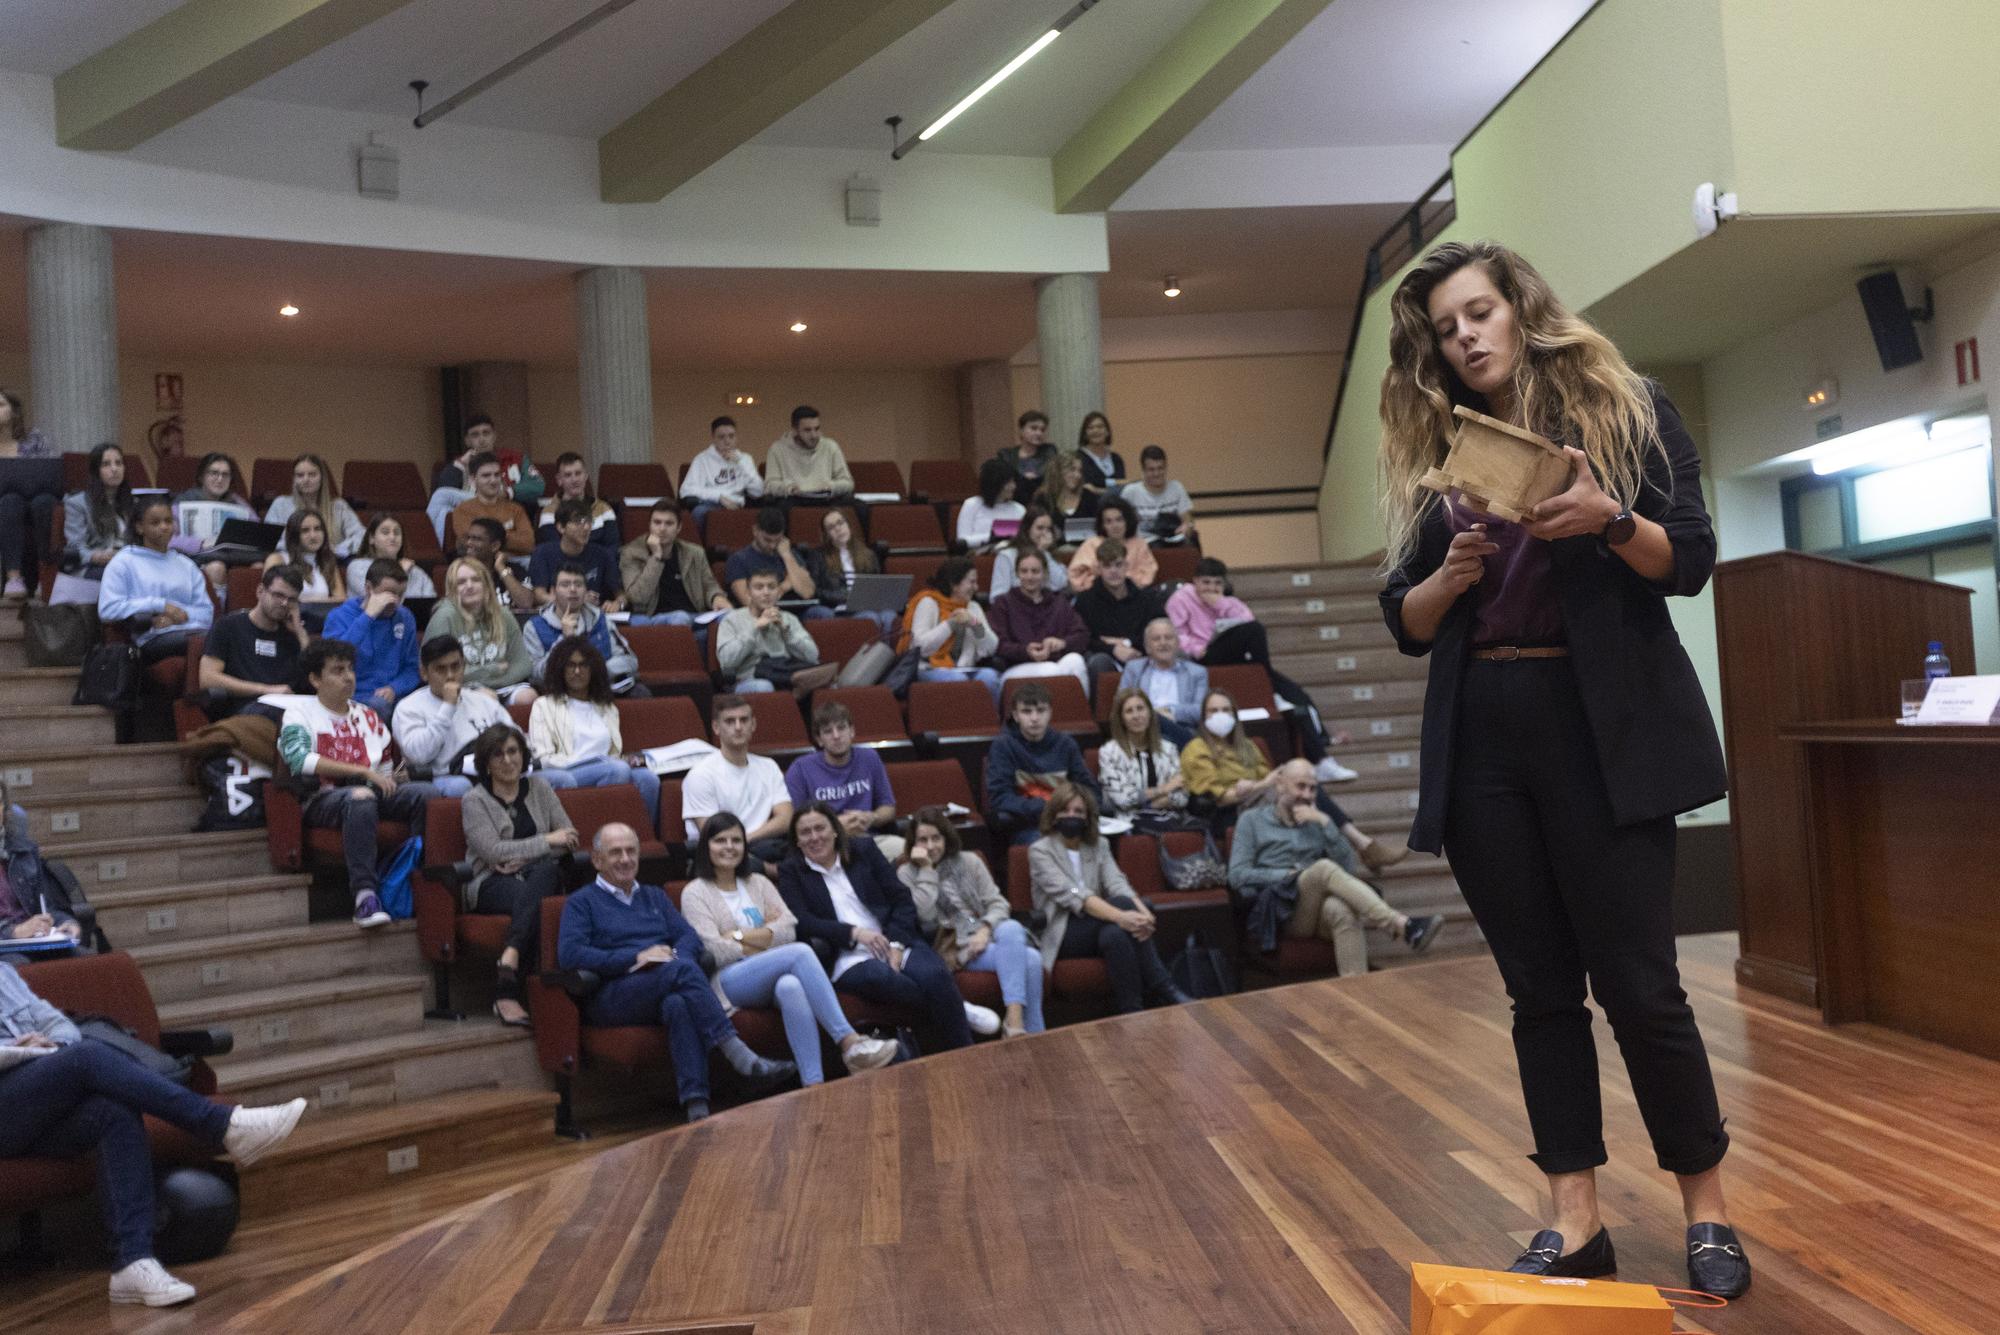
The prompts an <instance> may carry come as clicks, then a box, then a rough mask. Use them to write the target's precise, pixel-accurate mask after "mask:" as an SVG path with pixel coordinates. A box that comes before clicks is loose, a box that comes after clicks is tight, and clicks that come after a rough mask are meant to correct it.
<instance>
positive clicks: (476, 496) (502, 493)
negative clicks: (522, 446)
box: [451, 454, 535, 556]
mask: <svg viewBox="0 0 2000 1335" xmlns="http://www.w3.org/2000/svg"><path fill="white" fill-rule="evenodd" d="M469 466H470V468H471V469H472V495H471V496H469V497H467V498H466V499H465V500H462V501H460V502H459V503H458V504H457V505H455V506H453V507H452V510H451V524H452V527H453V528H454V529H456V530H457V531H458V532H460V533H463V532H465V530H466V526H467V525H469V524H470V523H472V521H473V520H475V519H491V520H492V521H493V522H494V523H496V524H498V525H500V531H501V533H502V534H503V535H504V536H503V537H502V538H501V545H502V546H503V547H504V548H505V549H506V551H507V554H508V555H509V556H526V555H527V554H528V553H529V552H531V551H533V550H534V548H535V526H534V524H533V523H532V522H531V521H530V520H529V519H528V512H527V511H526V510H523V509H522V508H521V504H520V502H519V501H516V500H515V499H514V497H513V495H512V494H511V493H510V492H509V490H508V487H507V472H506V469H505V468H504V467H503V466H502V465H501V463H500V459H499V457H498V456H497V455H493V454H475V455H473V456H472V459H471V462H470V465H469Z"/></svg>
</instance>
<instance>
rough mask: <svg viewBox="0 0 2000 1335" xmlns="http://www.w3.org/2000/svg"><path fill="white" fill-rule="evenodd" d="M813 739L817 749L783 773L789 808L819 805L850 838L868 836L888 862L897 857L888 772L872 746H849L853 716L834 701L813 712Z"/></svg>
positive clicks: (893, 799) (899, 853)
mask: <svg viewBox="0 0 2000 1335" xmlns="http://www.w3.org/2000/svg"><path fill="white" fill-rule="evenodd" d="M812 726H813V740H814V741H815V742H818V743H819V750H817V751H814V752H812V753H811V754H809V755H803V756H800V757H799V758H798V759H796V760H794V761H793V762H792V763H791V766H790V768H788V769H787V770H786V771H785V791H786V792H787V793H788V794H790V795H791V799H792V809H793V810H795V811H796V810H800V809H802V808H804V807H805V806H806V805H808V804H809V803H813V802H824V803H825V804H826V806H827V809H828V810H830V811H832V812H833V813H834V814H835V815H836V816H838V817H839V818H840V828H842V829H843V830H846V831H847V834H848V837H849V838H853V839H861V838H869V839H873V840H874V841H875V845H876V847H878V848H880V849H881V850H882V856H883V857H885V858H887V859H889V861H891V862H894V861H895V860H896V859H897V858H899V857H901V856H902V855H903V840H902V838H901V837H900V836H899V835H897V834H896V833H894V831H895V828H896V794H895V791H894V790H893V789H892V788H890V787H889V771H888V770H886V769H885V768H883V766H882V757H881V756H879V755H877V754H876V753H875V749H874V748H873V747H868V746H864V747H861V748H860V749H859V750H856V749H855V746H854V716H853V715H852V714H849V713H848V712H847V706H846V705H844V704H841V703H840V702H839V701H838V700H829V701H828V702H827V703H825V704H823V705H820V706H819V707H818V708H816V709H814V710H813V717H812Z"/></svg>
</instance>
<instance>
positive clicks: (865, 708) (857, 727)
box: [808, 686, 958, 770]
mask: <svg viewBox="0 0 2000 1335" xmlns="http://www.w3.org/2000/svg"><path fill="white" fill-rule="evenodd" d="M813 703H814V705H815V707H817V706H818V705H819V704H822V703H824V704H843V705H846V706H847V712H848V713H849V714H851V715H853V716H854V742H855V745H857V746H869V745H873V744H877V743H884V742H894V743H901V742H907V741H909V740H910V734H909V733H908V732H907V731H905V729H904V727H903V707H902V706H901V705H900V704H898V703H897V701H896V696H895V693H894V692H893V691H891V690H890V689H889V688H888V687H887V686H849V687H846V688H845V689H840V690H828V691H821V692H820V693H819V694H818V696H816V697H815V698H814V702H813ZM808 726H810V721H808ZM815 740H817V739H815ZM950 768H952V769H954V770H955V769H957V768H958V766H956V765H952V766H950Z"/></svg>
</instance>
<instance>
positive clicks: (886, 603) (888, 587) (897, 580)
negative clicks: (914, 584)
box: [847, 575, 910, 613]
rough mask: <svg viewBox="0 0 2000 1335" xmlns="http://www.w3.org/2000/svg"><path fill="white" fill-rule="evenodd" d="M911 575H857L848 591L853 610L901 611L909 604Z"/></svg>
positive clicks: (850, 609)
mask: <svg viewBox="0 0 2000 1335" xmlns="http://www.w3.org/2000/svg"><path fill="white" fill-rule="evenodd" d="M909 601H910V576H908V575H856V576H855V577H854V587H853V588H851V589H849V590H848V591H847V610H848V611H849V612H850V613H851V612H900V611H902V610H903V608H905V607H906V606H908V605H909Z"/></svg>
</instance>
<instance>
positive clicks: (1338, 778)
mask: <svg viewBox="0 0 2000 1335" xmlns="http://www.w3.org/2000/svg"><path fill="white" fill-rule="evenodd" d="M1313 777H1314V778H1315V779H1318V780H1319V781H1320V782H1321V783H1351V782H1353V781H1354V780H1356V779H1358V778H1360V777H1361V771H1359V770H1352V769H1349V768H1347V766H1345V765H1343V764H1341V763H1340V762H1339V761H1338V760H1335V759H1334V758H1333V757H1332V756H1327V757H1326V758H1325V759H1323V760H1321V761H1320V762H1319V764H1317V765H1314V766H1313Z"/></svg>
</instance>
